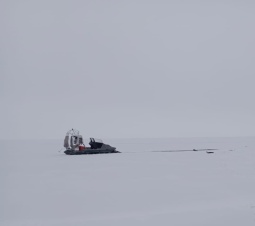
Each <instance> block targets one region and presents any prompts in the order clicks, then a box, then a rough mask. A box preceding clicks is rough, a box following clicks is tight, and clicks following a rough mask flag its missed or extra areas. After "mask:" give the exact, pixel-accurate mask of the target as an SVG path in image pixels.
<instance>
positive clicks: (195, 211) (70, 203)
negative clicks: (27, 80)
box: [0, 137, 255, 226]
mask: <svg viewBox="0 0 255 226" xmlns="http://www.w3.org/2000/svg"><path fill="white" fill-rule="evenodd" d="M104 141H105V143H109V144H110V145H112V146H115V147H117V150H119V151H121V152H122V153H120V154H100V155H78V156H68V155H65V154H64V153H63V152H59V150H60V149H61V147H62V145H63V141H62V140H38V141H32V142H29V141H24V140H23V141H22V140H21V141H1V142H0V144H1V148H2V150H1V158H0V169H1V170H0V179H1V187H0V225H1V226H41V225H46V226H51V225H52V226H69V225H70V226H71V225H73V226H84V225H88V226H98V225H109V226H115V225H116V226H117V225H118V226H120V225H121V226H130V225H132V226H141V225H146V226H154V225H160V226H162V225H163V226H164V225H168V226H169V225H174V226H186V225H189V226H190V225H196V226H204V225H206V226H216V225H217V226H226V225H230V226H240V225H244V226H254V225H255V138H254V137H247V138H169V139H166V138H165V139H112V140H110V139H108V140H104ZM205 148H214V149H218V150H215V151H214V153H211V154H208V153H206V152H205V151H196V152H195V151H185V152H154V151H161V150H164V151H167V150H186V149H188V150H192V149H205Z"/></svg>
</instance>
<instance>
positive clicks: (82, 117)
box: [0, 0, 255, 139]
mask: <svg viewBox="0 0 255 226" xmlns="http://www.w3.org/2000/svg"><path fill="white" fill-rule="evenodd" d="M254 9H255V2H254V1H249V0H244V1H210V2H208V1H206V2H205V1H187V0H186V1H181V2H180V1H163V0H159V1H141V0H140V1H132V0H131V1H103V0H101V1H95V0H93V1H92V0H91V1H81V0H80V1H77V0H76V1H75V0H74V1H60V0H55V1H49V0H44V1H26V0H23V1H18V0H13V1H8V0H1V2H0V21H1V22H0V26H1V36H0V101H1V113H0V116H1V117H0V124H1V131H0V137H1V138H2V139H27V138H33V139H40V138H61V137H63V136H64V134H65V132H66V131H67V130H68V129H70V128H77V129H79V130H80V131H81V132H82V134H83V135H84V136H85V137H86V136H95V137H102V138H121V137H126V138H134V137H196V136H200V137H201V136H203V137H205V136H219V137H220V136H254V135H255V133H254V124H255V119H254V114H255V105H254V96H255V89H254V83H255V78H254V73H255V67H254V62H255V45H254V40H255V30H254V28H253V27H254V21H255V14H254Z"/></svg>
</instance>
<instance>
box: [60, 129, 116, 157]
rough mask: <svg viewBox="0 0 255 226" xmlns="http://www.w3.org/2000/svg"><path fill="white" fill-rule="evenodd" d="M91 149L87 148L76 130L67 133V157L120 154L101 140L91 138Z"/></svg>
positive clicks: (65, 140) (65, 143)
mask: <svg viewBox="0 0 255 226" xmlns="http://www.w3.org/2000/svg"><path fill="white" fill-rule="evenodd" d="M89 145H90V147H86V146H85V145H84V143H83V138H82V135H80V132H79V131H78V130H75V129H71V130H69V131H68V132H67V133H66V136H65V139H64V147H65V148H66V150H65V151H64V153H65V154H67V155H89V154H108V153H120V152H119V151H117V150H116V148H115V147H112V146H110V145H109V144H104V143H103V141H102V140H101V139H96V138H90V142H89Z"/></svg>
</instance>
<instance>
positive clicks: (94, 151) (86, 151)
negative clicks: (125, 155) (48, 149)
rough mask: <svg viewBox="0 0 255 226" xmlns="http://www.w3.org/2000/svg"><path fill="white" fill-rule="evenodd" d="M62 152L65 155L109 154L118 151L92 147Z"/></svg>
mask: <svg viewBox="0 0 255 226" xmlns="http://www.w3.org/2000/svg"><path fill="white" fill-rule="evenodd" d="M64 153H65V154H66V155H93V154H110V153H120V152H119V151H117V150H116V149H92V148H86V149H84V150H79V151H75V150H70V149H68V150H65V151H64Z"/></svg>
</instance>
